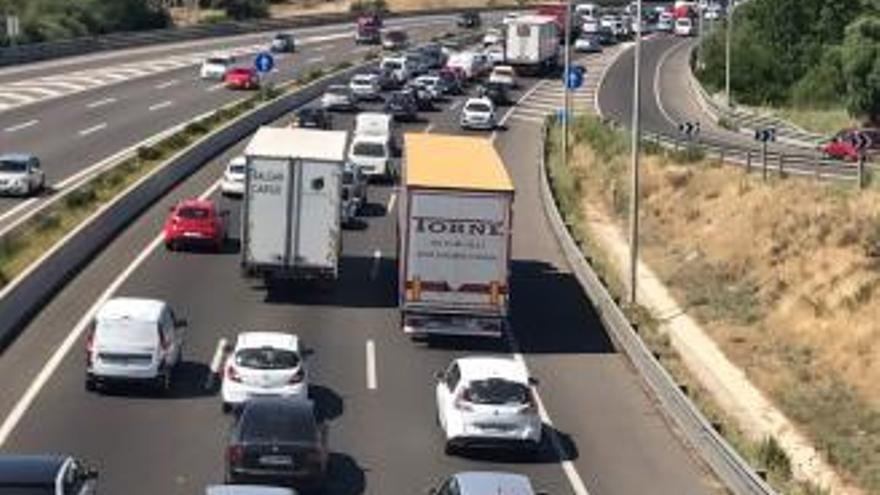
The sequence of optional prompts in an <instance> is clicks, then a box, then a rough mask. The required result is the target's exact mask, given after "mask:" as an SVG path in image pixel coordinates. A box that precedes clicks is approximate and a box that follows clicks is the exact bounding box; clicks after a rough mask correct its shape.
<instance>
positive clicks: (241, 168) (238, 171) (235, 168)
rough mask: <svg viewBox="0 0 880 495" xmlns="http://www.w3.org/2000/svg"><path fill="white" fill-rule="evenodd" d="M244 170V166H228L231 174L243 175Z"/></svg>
mask: <svg viewBox="0 0 880 495" xmlns="http://www.w3.org/2000/svg"><path fill="white" fill-rule="evenodd" d="M244 168H245V167H244V165H230V166H229V171H230V172H231V173H233V174H243V173H244Z"/></svg>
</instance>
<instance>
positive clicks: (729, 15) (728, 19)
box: [724, 2, 736, 108]
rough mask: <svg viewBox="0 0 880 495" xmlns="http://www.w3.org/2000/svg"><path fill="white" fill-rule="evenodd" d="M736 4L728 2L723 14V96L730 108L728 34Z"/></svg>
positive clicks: (730, 30)
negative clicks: (728, 6)
mask: <svg viewBox="0 0 880 495" xmlns="http://www.w3.org/2000/svg"><path fill="white" fill-rule="evenodd" d="M735 9H736V4H734V3H733V2H731V3H730V8H729V9H727V12H726V13H725V16H724V39H725V41H724V98H725V100H726V102H727V108H730V103H731V98H730V34H731V32H732V31H733V13H734V11H735Z"/></svg>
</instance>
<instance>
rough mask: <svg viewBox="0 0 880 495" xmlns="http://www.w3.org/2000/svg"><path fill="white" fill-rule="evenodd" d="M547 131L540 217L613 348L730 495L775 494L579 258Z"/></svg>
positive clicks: (581, 258) (543, 157)
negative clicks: (554, 176) (557, 194)
mask: <svg viewBox="0 0 880 495" xmlns="http://www.w3.org/2000/svg"><path fill="white" fill-rule="evenodd" d="M547 129H548V128H547V125H546V124H545V126H544V127H543V129H542V131H543V136H542V140H541V146H540V149H539V153H540V161H539V163H540V170H539V171H538V174H539V182H540V188H541V193H540V194H541V201H542V203H543V206H544V213H545V215H546V216H547V219H548V221H549V222H550V225H551V228H552V230H553V233H554V235H555V236H556V239H557V241H558V242H559V245H560V247H561V248H562V251H563V254H564V256H565V258H566V260H567V261H568V263H569V265H570V266H571V268H572V271H573V272H574V275H575V277H576V278H577V280H578V282H579V283H580V285H581V287H582V288H583V290H584V292H585V293H586V294H587V297H589V298H590V300H591V301H592V303H593V307H594V308H595V310H596V312H597V313H598V315H599V317H600V318H601V319H602V322H603V323H604V326H605V328H606V329H607V330H608V332H609V335H610V336H611V338H612V340H613V341H614V343H615V346H616V347H617V349H618V350H620V351H622V352H623V353H624V354H625V355H626V357H627V358H628V359H629V361H630V362H631V363H632V365H633V367H635V369H636V370H637V372H638V374H639V376H640V377H641V378H642V380H643V381H644V383H645V385H646V386H647V388H648V390H649V391H650V393H651V395H652V396H653V397H654V398H655V399H656V400H657V401H658V403H659V404H660V410H661V411H662V412H663V413H664V414H665V415H666V416H667V417H669V418H670V419H671V420H672V421H673V422H674V424H675V425H676V426H677V427H678V431H679V432H680V434H681V435H682V436H683V437H684V439H685V441H686V442H687V443H688V444H689V445H690V446H691V448H693V449H694V451H696V452H697V454H698V455H699V456H700V458H701V459H702V460H703V461H704V462H705V463H706V464H707V465H708V466H709V467H710V468H711V470H712V472H714V473H715V475H716V476H717V477H718V479H719V480H720V481H721V482H722V483H723V484H724V486H725V487H726V488H727V489H728V490H729V491H730V492H731V493H733V494H734V495H775V493H776V492H774V491H773V489H772V488H771V487H770V486H769V485H768V484H767V483H766V482H765V481H764V480H763V479H762V478H761V477H760V476H758V474H757V473H756V472H755V471H754V470H753V469H752V467H751V466H749V464H748V463H747V462H746V461H745V460H744V459H743V458H742V456H740V455H739V453H737V452H736V450H734V449H733V447H731V446H730V444H729V443H728V442H727V440H726V439H725V438H724V437H723V436H722V435H721V434H720V433H718V431H716V430H715V428H714V427H713V426H712V425H711V423H709V421H708V420H707V419H706V417H705V416H703V414H702V413H701V412H700V410H699V409H697V407H696V406H695V405H694V404H693V403H692V402H691V400H690V399H689V398H688V397H687V395H685V394H684V392H682V390H681V389H680V388H679V387H678V385H677V384H676V382H675V380H674V379H673V378H672V377H671V376H670V375H669V373H668V372H667V371H666V370H665V369H664V368H663V366H662V365H661V364H660V362H659V361H658V360H657V359H656V358H655V357H654V355H653V354H652V353H651V351H650V349H648V347H647V346H646V345H645V343H644V342H643V341H642V339H641V338H640V337H639V335H638V333H636V331H635V329H634V328H633V327H632V325H631V324H630V322H629V320H628V319H627V318H626V315H624V313H623V311H622V310H621V309H620V307H619V306H618V305H617V303H616V302H615V301H614V299H613V298H612V297H611V294H610V293H609V292H608V290H607V289H606V288H605V286H604V285H602V282H601V280H600V279H599V277H598V275H596V272H595V271H594V270H593V268H592V267H591V266H590V264H589V263H588V262H587V260H586V259H585V258H584V254H583V253H582V252H581V250H580V247H578V245H577V242H575V240H574V238H573V237H572V236H571V233H570V232H569V230H568V227H567V226H566V224H565V221H564V220H563V218H562V215H561V214H560V212H559V210H558V208H557V206H556V201H555V199H554V197H553V192H552V190H551V188H550V178H549V176H548V174H549V172H548V170H547V167H546V162H545V146H546V136H547Z"/></svg>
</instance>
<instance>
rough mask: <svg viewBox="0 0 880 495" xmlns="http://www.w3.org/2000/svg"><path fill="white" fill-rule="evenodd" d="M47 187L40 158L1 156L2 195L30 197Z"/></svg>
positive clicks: (17, 155)
mask: <svg viewBox="0 0 880 495" xmlns="http://www.w3.org/2000/svg"><path fill="white" fill-rule="evenodd" d="M45 186H46V174H45V173H43V170H42V169H40V159H39V158H37V157H35V156H33V155H28V154H23V153H22V154H13V153H8V154H5V155H0V194H3V195H15V196H30V195H31V194H33V193H35V192H38V191H40V190H42V189H43V188H44V187H45Z"/></svg>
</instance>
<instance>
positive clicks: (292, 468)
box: [226, 397, 329, 488]
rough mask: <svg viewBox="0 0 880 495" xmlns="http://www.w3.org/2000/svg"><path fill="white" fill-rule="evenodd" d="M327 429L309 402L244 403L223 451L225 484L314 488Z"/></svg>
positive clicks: (320, 478) (323, 463)
mask: <svg viewBox="0 0 880 495" xmlns="http://www.w3.org/2000/svg"><path fill="white" fill-rule="evenodd" d="M328 457H329V456H328V452H327V428H326V424H325V423H322V422H320V421H319V420H318V418H317V416H316V414H315V405H314V402H312V401H310V400H291V399H289V398H284V397H262V398H258V399H252V400H249V401H247V402H246V403H245V405H244V409H243V410H242V412H241V415H240V416H239V417H238V418H237V420H236V421H235V424H233V426H232V431H231V433H230V435H229V444H228V446H227V448H226V482H227V483H237V482H247V481H254V482H280V483H283V484H292V485H294V486H296V487H298V488H317V487H320V486H321V485H322V484H323V482H324V478H325V476H326V474H327V461H328Z"/></svg>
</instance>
